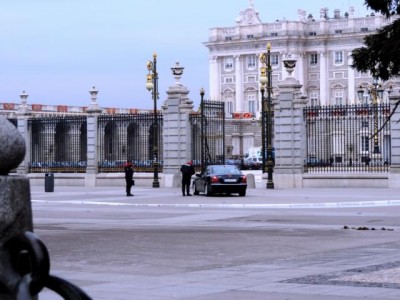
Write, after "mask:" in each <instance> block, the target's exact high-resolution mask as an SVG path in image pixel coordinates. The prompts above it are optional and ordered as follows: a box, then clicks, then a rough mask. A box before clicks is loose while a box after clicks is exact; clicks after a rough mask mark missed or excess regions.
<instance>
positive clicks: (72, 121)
mask: <svg viewBox="0 0 400 300" xmlns="http://www.w3.org/2000/svg"><path fill="white" fill-rule="evenodd" d="M86 124H87V121H86V116H48V117H40V118H33V119H29V120H28V130H29V131H30V134H31V145H30V147H31V157H30V165H29V172H31V173H45V172H54V173H75V172H78V173H84V172H86V156H87V127H86V126H87V125H86Z"/></svg>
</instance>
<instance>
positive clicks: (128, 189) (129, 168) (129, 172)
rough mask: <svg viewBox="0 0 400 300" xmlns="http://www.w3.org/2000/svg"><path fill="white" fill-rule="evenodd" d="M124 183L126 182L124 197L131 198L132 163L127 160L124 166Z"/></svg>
mask: <svg viewBox="0 0 400 300" xmlns="http://www.w3.org/2000/svg"><path fill="white" fill-rule="evenodd" d="M124 172H125V181H126V196H129V197H130V196H133V195H132V194H131V188H132V183H133V182H132V181H133V165H132V161H130V160H128V161H127V162H126V164H125V165H124Z"/></svg>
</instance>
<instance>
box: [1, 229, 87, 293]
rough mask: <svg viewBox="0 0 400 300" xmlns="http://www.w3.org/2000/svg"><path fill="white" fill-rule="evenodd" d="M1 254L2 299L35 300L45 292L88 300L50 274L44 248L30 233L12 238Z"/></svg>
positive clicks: (63, 281)
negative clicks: (45, 289) (46, 290)
mask: <svg viewBox="0 0 400 300" xmlns="http://www.w3.org/2000/svg"><path fill="white" fill-rule="evenodd" d="M1 250H2V251H1V252H2V254H3V255H2V258H1V259H2V263H3V266H4V268H3V270H2V272H1V274H0V296H2V297H5V299H16V300H31V299H32V300H33V299H37V296H38V295H39V293H40V292H41V291H42V290H43V289H44V288H47V289H49V290H51V291H53V292H54V293H56V294H57V295H59V296H61V297H63V298H64V299H70V300H90V299H91V298H90V297H89V296H88V295H87V294H86V293H85V292H84V291H83V290H82V289H80V288H79V287H77V286H76V285H74V284H72V283H70V282H68V281H66V280H64V279H62V278H59V277H57V276H54V275H51V274H50V257H49V253H48V251H47V248H46V246H45V245H44V243H43V242H42V241H41V240H40V239H39V238H38V237H37V236H36V235H34V234H33V233H32V232H25V233H24V234H21V235H17V236H14V237H12V238H11V239H9V240H8V241H6V242H5V243H4V245H3V247H2V249H1Z"/></svg>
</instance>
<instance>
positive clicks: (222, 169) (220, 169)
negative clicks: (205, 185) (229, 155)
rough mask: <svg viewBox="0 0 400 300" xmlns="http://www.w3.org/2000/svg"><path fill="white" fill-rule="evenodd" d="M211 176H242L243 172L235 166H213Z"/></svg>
mask: <svg viewBox="0 0 400 300" xmlns="http://www.w3.org/2000/svg"><path fill="white" fill-rule="evenodd" d="M210 171H211V174H215V175H226V174H234V175H240V174H241V172H240V170H239V169H238V168H236V167H235V166H212V167H211V170H210Z"/></svg>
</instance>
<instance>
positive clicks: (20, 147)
mask: <svg viewBox="0 0 400 300" xmlns="http://www.w3.org/2000/svg"><path fill="white" fill-rule="evenodd" d="M25 150H26V149H25V141H24V139H23V137H22V135H21V134H20V133H19V131H18V130H17V128H16V127H15V126H14V125H13V124H11V122H10V121H8V120H7V119H6V118H5V117H4V116H0V175H7V174H8V173H9V172H10V170H12V169H15V168H16V167H18V165H19V164H20V163H21V162H22V161H23V160H24V157H25Z"/></svg>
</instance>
